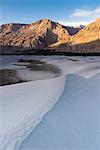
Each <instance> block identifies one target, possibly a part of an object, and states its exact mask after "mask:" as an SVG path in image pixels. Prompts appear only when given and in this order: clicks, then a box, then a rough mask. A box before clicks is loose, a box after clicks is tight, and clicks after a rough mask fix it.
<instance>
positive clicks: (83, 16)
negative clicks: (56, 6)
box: [58, 6, 100, 26]
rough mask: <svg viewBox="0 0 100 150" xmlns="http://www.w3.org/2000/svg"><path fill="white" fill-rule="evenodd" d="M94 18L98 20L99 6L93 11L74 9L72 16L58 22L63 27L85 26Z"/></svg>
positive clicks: (99, 16) (99, 14)
mask: <svg viewBox="0 0 100 150" xmlns="http://www.w3.org/2000/svg"><path fill="white" fill-rule="evenodd" d="M96 18H100V6H99V7H97V8H95V9H90V8H81V9H75V10H74V11H73V12H72V14H70V15H69V16H68V17H67V18H66V20H59V21H58V22H59V23H60V24H62V25H65V26H79V25H85V26H86V25H88V24H90V23H91V22H93V21H95V20H96Z"/></svg>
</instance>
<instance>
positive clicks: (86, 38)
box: [0, 18, 100, 54]
mask: <svg viewBox="0 0 100 150" xmlns="http://www.w3.org/2000/svg"><path fill="white" fill-rule="evenodd" d="M23 51H24V52H25V51H27V52H30V51H31V52H33V53H34V52H35V53H36V52H38V51H40V52H44V51H45V52H72V53H100V18H97V19H96V21H94V22H93V23H91V24H89V25H88V26H86V27H85V26H82V25H80V26H79V27H70V26H63V25H61V24H59V23H57V22H53V21H51V20H49V19H42V20H39V21H37V22H35V23H32V24H17V23H10V24H4V25H1V26H0V53H1V54H7V53H8V54H10V53H11V54H13V53H17V52H23Z"/></svg>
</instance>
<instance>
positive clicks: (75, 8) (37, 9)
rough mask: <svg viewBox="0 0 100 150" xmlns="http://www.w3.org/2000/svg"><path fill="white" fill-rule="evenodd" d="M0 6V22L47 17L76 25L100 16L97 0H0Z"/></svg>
mask: <svg viewBox="0 0 100 150" xmlns="http://www.w3.org/2000/svg"><path fill="white" fill-rule="evenodd" d="M0 7H1V8H0V11H1V12H0V14H1V15H0V24H4V23H11V22H15V23H19V22H20V23H32V22H34V21H37V20H39V19H42V18H49V19H51V20H54V21H57V22H60V23H62V24H64V25H78V24H88V23H89V22H92V21H94V20H95V18H98V17H100V2H99V0H0Z"/></svg>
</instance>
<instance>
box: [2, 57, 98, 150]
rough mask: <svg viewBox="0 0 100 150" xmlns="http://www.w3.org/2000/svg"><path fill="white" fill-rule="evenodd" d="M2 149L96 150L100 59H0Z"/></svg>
mask: <svg viewBox="0 0 100 150" xmlns="http://www.w3.org/2000/svg"><path fill="white" fill-rule="evenodd" d="M0 61H1V62H2V63H1V64H0V73H1V79H2V81H0V85H1V86H0V97H2V98H1V99H0V147H1V150H100V57H99V56H97V57H96V56H91V57H88V56H87V57H78V56H73V57H70V56H21V55H20V56H16V55H15V56H14V55H13V56H0Z"/></svg>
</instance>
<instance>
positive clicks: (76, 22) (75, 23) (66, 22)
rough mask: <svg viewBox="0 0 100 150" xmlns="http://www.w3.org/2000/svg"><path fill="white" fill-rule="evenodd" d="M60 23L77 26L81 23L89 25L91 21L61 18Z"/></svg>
mask: <svg viewBox="0 0 100 150" xmlns="http://www.w3.org/2000/svg"><path fill="white" fill-rule="evenodd" d="M58 22H59V23H60V24H62V25H64V26H72V27H76V26H79V25H85V26H86V25H88V24H89V23H90V22H88V21H74V20H73V21H70V20H69V21H66V20H59V21H58Z"/></svg>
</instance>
